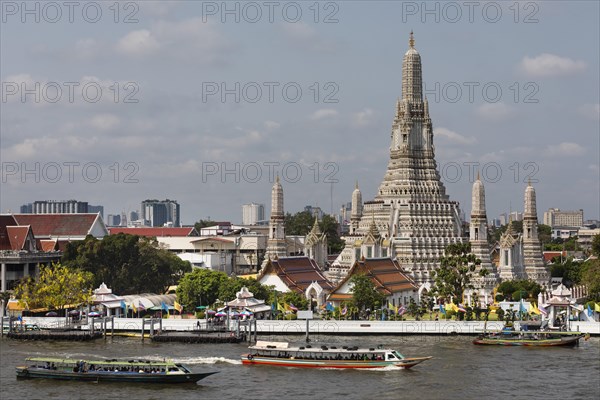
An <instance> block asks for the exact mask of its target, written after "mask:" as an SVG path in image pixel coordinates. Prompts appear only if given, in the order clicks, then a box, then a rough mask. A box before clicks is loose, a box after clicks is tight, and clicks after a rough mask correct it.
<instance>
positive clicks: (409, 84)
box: [334, 32, 462, 288]
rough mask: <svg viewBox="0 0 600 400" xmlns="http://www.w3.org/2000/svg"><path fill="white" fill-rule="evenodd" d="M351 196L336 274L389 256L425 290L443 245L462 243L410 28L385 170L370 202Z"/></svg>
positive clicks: (441, 252)
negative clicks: (372, 235) (371, 236)
mask: <svg viewBox="0 0 600 400" xmlns="http://www.w3.org/2000/svg"><path fill="white" fill-rule="evenodd" d="M357 191H358V186H357V189H356V190H355V192H357ZM355 197H356V198H357V199H360V198H361V197H362V196H360V193H355V194H353V202H352V207H353V209H352V215H353V223H352V225H351V229H350V235H349V236H347V237H345V239H346V248H345V249H344V252H343V253H342V254H341V255H340V257H339V258H338V259H337V260H336V263H334V267H338V268H339V273H340V275H343V274H344V272H345V271H344V270H345V269H346V268H349V267H350V266H351V265H352V264H353V263H354V261H355V260H357V259H360V258H362V257H365V258H372V257H392V258H395V259H396V260H397V261H398V263H399V264H400V265H401V266H402V267H403V269H404V270H405V271H407V272H410V273H411V275H412V277H413V279H414V280H415V281H416V282H417V283H418V284H420V285H421V287H422V288H429V287H430V284H431V283H432V281H433V278H432V276H431V272H432V271H433V270H435V269H436V268H437V267H439V260H440V257H442V256H443V255H444V249H445V248H446V246H448V245H449V244H451V243H457V242H462V228H461V226H462V222H461V218H460V211H459V205H458V203H457V202H454V201H451V200H450V198H449V196H448V195H447V194H446V188H445V187H444V185H443V183H442V182H441V179H440V174H439V172H438V170H437V164H436V162H435V147H434V145H433V128H432V123H431V118H430V117H429V106H428V103H427V99H424V98H423V84H422V76H421V56H420V55H419V53H418V52H417V50H416V49H415V40H414V37H413V33H412V32H411V34H410V40H409V49H408V51H407V52H406V53H405V54H404V60H403V62H402V99H398V101H397V102H396V112H395V117H394V122H393V124H392V132H391V144H390V161H389V163H388V167H387V172H386V173H385V177H384V179H383V182H381V184H380V185H379V190H378V192H377V195H376V196H375V199H374V200H372V201H365V203H364V206H363V205H362V204H360V201H354V198H355ZM355 203H356V204H355ZM358 217H360V220H359V219H358ZM372 225H374V226H375V227H376V229H377V231H378V232H379V234H380V235H381V240H379V241H378V242H376V243H371V242H372V241H365V240H364V238H365V237H366V235H367V233H368V232H369V229H371V230H372V229H373V228H372V227H371V226H372Z"/></svg>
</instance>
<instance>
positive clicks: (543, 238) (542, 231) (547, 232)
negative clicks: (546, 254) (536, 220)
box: [538, 224, 552, 246]
mask: <svg viewBox="0 0 600 400" xmlns="http://www.w3.org/2000/svg"><path fill="white" fill-rule="evenodd" d="M538 238H539V239H540V242H541V243H542V246H543V245H545V244H546V243H550V241H551V240H552V227H551V226H549V225H544V224H539V225H538Z"/></svg>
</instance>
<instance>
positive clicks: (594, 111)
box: [579, 103, 600, 121]
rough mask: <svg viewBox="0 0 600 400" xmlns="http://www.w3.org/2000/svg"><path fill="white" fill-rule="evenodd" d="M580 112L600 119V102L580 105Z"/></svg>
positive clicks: (585, 115)
mask: <svg viewBox="0 0 600 400" xmlns="http://www.w3.org/2000/svg"><path fill="white" fill-rule="evenodd" d="M579 114H581V115H583V116H584V117H586V118H589V119H591V120H595V121H598V120H600V104H598V103H596V104H584V105H582V106H581V107H579Z"/></svg>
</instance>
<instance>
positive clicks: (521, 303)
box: [519, 299, 527, 314]
mask: <svg viewBox="0 0 600 400" xmlns="http://www.w3.org/2000/svg"><path fill="white" fill-rule="evenodd" d="M519 312H520V313H523V314H527V308H525V303H524V302H523V299H521V301H520V302H519Z"/></svg>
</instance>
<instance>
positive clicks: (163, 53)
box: [116, 18, 232, 64]
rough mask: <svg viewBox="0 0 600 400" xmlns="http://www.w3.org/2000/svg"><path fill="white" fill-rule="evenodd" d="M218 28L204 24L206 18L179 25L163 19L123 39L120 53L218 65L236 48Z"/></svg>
mask: <svg viewBox="0 0 600 400" xmlns="http://www.w3.org/2000/svg"><path fill="white" fill-rule="evenodd" d="M216 26H217V25H216V24H215V23H212V22H210V21H209V22H203V21H202V18H189V19H185V20H182V21H177V22H171V21H162V20H161V21H158V22H156V23H154V24H153V25H152V26H151V27H150V28H149V29H141V30H136V31H131V32H129V33H128V34H126V35H125V36H124V37H122V38H121V39H119V41H118V42H117V45H116V50H117V51H118V52H120V53H122V54H125V55H129V56H133V57H141V56H146V57H148V56H157V55H159V56H160V57H177V58H181V59H190V58H193V59H195V60H198V61H199V62H201V63H205V64H209V63H214V62H218V61H220V60H221V58H222V55H223V54H222V53H223V52H225V51H227V50H229V49H231V47H232V46H231V43H230V42H229V40H227V39H226V38H225V37H224V36H223V35H222V34H221V33H220V32H219V31H218V30H217V29H216Z"/></svg>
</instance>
